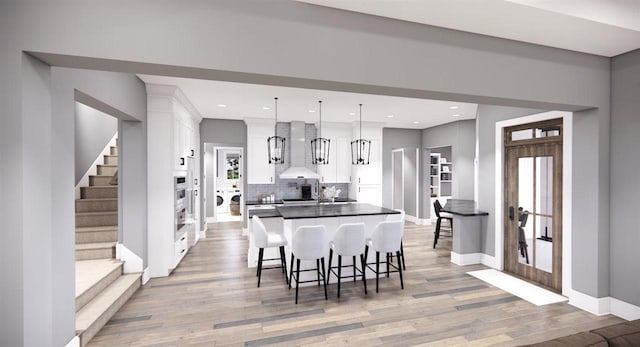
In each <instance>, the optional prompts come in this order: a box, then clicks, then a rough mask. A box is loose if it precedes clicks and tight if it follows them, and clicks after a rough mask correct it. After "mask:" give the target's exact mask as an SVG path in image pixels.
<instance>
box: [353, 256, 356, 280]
mask: <svg viewBox="0 0 640 347" xmlns="http://www.w3.org/2000/svg"><path fill="white" fill-rule="evenodd" d="M353 283H356V256H355V255H354V256H353Z"/></svg>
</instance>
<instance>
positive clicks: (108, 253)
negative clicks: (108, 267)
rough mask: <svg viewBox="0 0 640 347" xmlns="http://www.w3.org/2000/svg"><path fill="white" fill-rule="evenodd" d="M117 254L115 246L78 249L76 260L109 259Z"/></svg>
mask: <svg viewBox="0 0 640 347" xmlns="http://www.w3.org/2000/svg"><path fill="white" fill-rule="evenodd" d="M114 256H115V250H114V247H109V248H99V249H76V260H91V259H109V258H113V257H114Z"/></svg>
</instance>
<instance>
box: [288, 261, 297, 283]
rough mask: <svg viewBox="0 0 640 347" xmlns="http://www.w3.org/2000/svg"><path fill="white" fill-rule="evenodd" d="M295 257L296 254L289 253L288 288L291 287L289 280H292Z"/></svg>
mask: <svg viewBox="0 0 640 347" xmlns="http://www.w3.org/2000/svg"><path fill="white" fill-rule="evenodd" d="M295 258H296V256H295V255H294V254H293V253H291V266H290V269H289V271H290V272H289V289H291V281H292V280H293V260H294V259H295Z"/></svg>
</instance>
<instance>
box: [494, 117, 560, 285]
mask: <svg viewBox="0 0 640 347" xmlns="http://www.w3.org/2000/svg"><path fill="white" fill-rule="evenodd" d="M504 135H505V136H504V138H505V143H504V146H505V150H504V153H505V167H504V170H505V175H504V177H505V187H504V188H505V189H504V194H505V197H504V201H505V206H504V209H505V211H504V216H505V220H504V226H505V228H504V240H505V242H504V269H505V271H506V272H510V273H512V274H515V275H517V276H520V277H523V278H525V279H528V280H531V281H534V282H537V283H539V284H541V285H543V286H546V287H549V288H551V289H553V290H556V291H558V292H562V119H555V120H550V121H544V122H538V123H531V124H524V125H518V126H515V127H511V128H506V129H505V133H504Z"/></svg>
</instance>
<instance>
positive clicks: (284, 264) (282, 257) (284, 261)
mask: <svg viewBox="0 0 640 347" xmlns="http://www.w3.org/2000/svg"><path fill="white" fill-rule="evenodd" d="M280 262H281V263H282V273H283V274H284V280H285V281H286V282H287V284H289V276H288V273H287V256H286V255H285V253H284V246H281V247H280Z"/></svg>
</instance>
